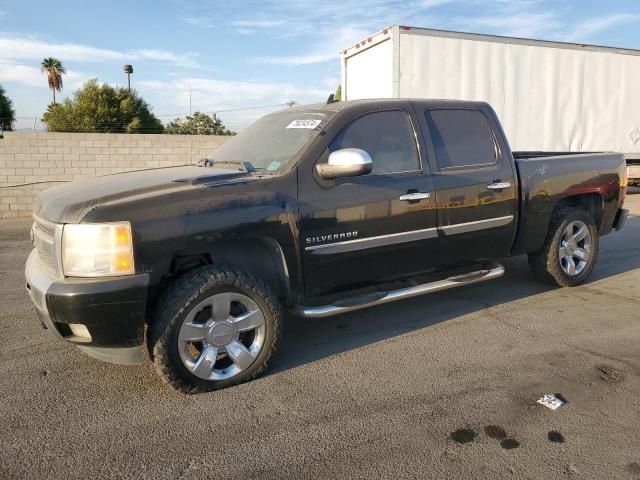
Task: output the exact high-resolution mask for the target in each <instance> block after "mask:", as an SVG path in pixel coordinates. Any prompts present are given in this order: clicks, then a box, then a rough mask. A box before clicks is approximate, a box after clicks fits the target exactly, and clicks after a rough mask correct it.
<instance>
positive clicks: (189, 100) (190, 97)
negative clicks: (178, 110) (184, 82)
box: [189, 84, 191, 116]
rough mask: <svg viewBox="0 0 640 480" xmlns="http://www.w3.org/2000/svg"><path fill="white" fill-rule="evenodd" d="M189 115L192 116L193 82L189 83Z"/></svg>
mask: <svg viewBox="0 0 640 480" xmlns="http://www.w3.org/2000/svg"><path fill="white" fill-rule="evenodd" d="M189 116H191V84H189Z"/></svg>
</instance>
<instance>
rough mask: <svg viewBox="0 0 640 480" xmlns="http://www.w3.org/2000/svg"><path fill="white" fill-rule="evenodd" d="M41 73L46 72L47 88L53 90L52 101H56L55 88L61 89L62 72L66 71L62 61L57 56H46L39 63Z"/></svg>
mask: <svg viewBox="0 0 640 480" xmlns="http://www.w3.org/2000/svg"><path fill="white" fill-rule="evenodd" d="M40 70H41V71H42V73H46V74H47V80H49V88H50V89H51V91H52V92H53V103H54V104H55V103H56V90H57V91H58V92H61V91H62V74H63V73H67V71H66V70H65V68H64V67H63V66H62V62H61V61H60V60H58V59H57V58H53V57H48V58H45V59H44V60H42V64H41V65H40Z"/></svg>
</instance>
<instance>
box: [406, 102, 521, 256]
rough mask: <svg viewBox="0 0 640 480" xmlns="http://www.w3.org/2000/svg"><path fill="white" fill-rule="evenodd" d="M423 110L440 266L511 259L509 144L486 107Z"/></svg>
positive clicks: (513, 223) (513, 180)
mask: <svg viewBox="0 0 640 480" xmlns="http://www.w3.org/2000/svg"><path fill="white" fill-rule="evenodd" d="M466 105H468V104H465V106H464V107H460V106H455V104H454V103H446V102H443V103H442V105H438V104H436V106H433V105H431V106H427V107H425V106H423V108H419V109H418V111H419V112H420V115H419V117H420V122H421V125H422V128H423V132H424V133H425V136H426V137H427V144H428V145H429V147H428V148H429V150H430V155H429V158H430V160H431V167H432V170H433V172H434V175H433V181H434V188H435V196H436V202H437V208H438V222H437V223H438V229H439V231H440V238H439V243H438V252H439V258H440V262H441V264H454V263H457V262H465V261H469V260H475V259H484V258H488V259H498V258H501V257H504V256H506V255H508V254H509V252H510V249H511V246H512V243H513V239H514V235H515V228H516V218H515V216H516V208H517V204H516V201H517V200H516V192H517V183H516V182H517V180H516V176H515V170H514V165H513V161H512V157H511V152H510V150H509V147H508V144H507V143H506V142H505V141H504V138H503V137H502V131H501V128H500V127H499V125H497V123H496V121H495V116H494V114H493V112H492V110H491V109H490V107H488V106H487V105H486V104H483V103H477V104H475V103H474V104H471V105H475V106H476V107H475V108H474V107H473V106H471V107H469V106H466Z"/></svg>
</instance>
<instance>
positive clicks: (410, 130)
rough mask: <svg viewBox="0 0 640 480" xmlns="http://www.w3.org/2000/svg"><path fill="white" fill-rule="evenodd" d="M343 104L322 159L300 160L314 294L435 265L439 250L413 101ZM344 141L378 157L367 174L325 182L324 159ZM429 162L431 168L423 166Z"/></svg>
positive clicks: (308, 276) (307, 276)
mask: <svg viewBox="0 0 640 480" xmlns="http://www.w3.org/2000/svg"><path fill="white" fill-rule="evenodd" d="M371 110H372V108H371V107H370V106H364V107H352V108H350V109H349V110H347V111H345V112H342V114H341V115H342V118H341V120H340V122H339V123H338V125H340V126H342V127H343V128H341V129H340V128H339V127H336V128H338V130H336V131H327V132H326V134H325V137H326V142H327V143H326V146H325V147H323V148H324V150H323V151H321V152H320V154H319V157H317V160H316V162H308V163H307V164H305V165H302V166H301V167H299V172H298V175H299V184H298V185H299V191H298V199H299V209H300V210H299V211H300V237H301V244H302V245H301V248H302V261H303V265H304V280H305V291H306V295H307V296H320V295H327V294H332V293H336V292H339V291H341V290H344V289H345V288H354V287H357V286H366V285H371V284H376V283H379V282H382V281H385V280H390V279H394V278H399V277H403V276H407V275H411V274H414V273H416V272H419V271H424V270H427V269H429V268H430V267H431V266H432V265H433V262H434V259H435V258H436V255H435V250H436V245H437V235H438V233H437V228H436V210H435V198H434V196H433V182H432V179H431V175H430V173H429V166H428V164H427V162H426V158H424V159H423V157H425V156H424V155H423V154H421V152H420V147H419V144H418V142H417V140H416V130H415V128H414V125H416V127H417V122H416V119H415V116H414V114H413V111H412V109H411V107H410V105H409V103H408V102H394V107H388V108H381V109H379V110H377V111H371ZM343 148H360V149H362V150H365V151H366V152H367V153H369V155H370V156H371V157H372V160H373V171H372V172H371V173H370V174H368V175H363V176H359V177H351V178H341V179H336V180H335V181H332V182H326V181H323V180H321V179H319V178H318V177H317V175H315V174H314V165H315V163H317V162H326V161H327V158H328V156H329V154H330V153H331V152H333V151H336V150H339V149H343ZM423 163H424V168H425V169H426V170H424V169H423Z"/></svg>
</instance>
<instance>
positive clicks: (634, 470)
mask: <svg viewBox="0 0 640 480" xmlns="http://www.w3.org/2000/svg"><path fill="white" fill-rule="evenodd" d="M627 470H629V473H631V475H633V476H634V477H635V478H640V463H637V462H633V463H630V464H629V465H627Z"/></svg>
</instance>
